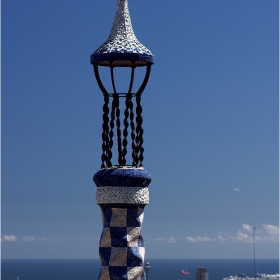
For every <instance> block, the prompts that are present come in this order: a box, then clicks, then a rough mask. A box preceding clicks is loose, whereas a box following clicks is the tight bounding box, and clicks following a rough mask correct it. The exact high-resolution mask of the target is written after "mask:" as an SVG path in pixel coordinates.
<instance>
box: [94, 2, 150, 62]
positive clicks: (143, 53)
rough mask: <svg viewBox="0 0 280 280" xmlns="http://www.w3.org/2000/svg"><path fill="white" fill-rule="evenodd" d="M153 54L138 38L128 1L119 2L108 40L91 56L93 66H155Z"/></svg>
mask: <svg viewBox="0 0 280 280" xmlns="http://www.w3.org/2000/svg"><path fill="white" fill-rule="evenodd" d="M153 62H154V56H153V54H152V53H151V52H150V51H149V50H148V49H147V48H146V47H145V46H144V45H142V44H141V43H140V42H139V41H138V40H137V38H136V36H135V34H134V32H133V28H132V24H131V20H130V15H129V10H128V0H117V10H116V14H115V19H114V23H113V27H112V29H111V32H110V35H109V37H108V39H107V40H106V41H105V42H104V43H103V44H102V45H101V46H100V47H99V48H98V49H97V50H96V51H95V52H94V53H93V54H92V55H91V56H90V63H91V64H98V65H104V66H109V65H113V66H131V65H138V66H141V65H146V64H148V63H150V64H153Z"/></svg>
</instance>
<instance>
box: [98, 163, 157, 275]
mask: <svg viewBox="0 0 280 280" xmlns="http://www.w3.org/2000/svg"><path fill="white" fill-rule="evenodd" d="M93 180H94V182H95V184H96V186H97V192H96V203H97V204H98V205H99V206H100V208H101V211H102V220H103V231H102V235H101V238H100V243H99V256H100V261H101V271H100V274H99V280H113V279H114V280H145V279H146V276H145V272H144V269H143V265H144V257H145V247H144V240H143V237H142V233H141V226H142V222H143V218H144V207H145V206H146V205H147V204H148V203H149V191H148V185H149V184H150V182H151V180H152V178H151V175H150V174H149V173H148V172H147V171H146V170H145V169H144V168H135V167H128V166H125V167H115V166H113V167H112V168H104V169H101V170H99V171H98V172H97V173H96V174H95V175H94V177H93Z"/></svg>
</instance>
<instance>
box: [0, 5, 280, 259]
mask: <svg viewBox="0 0 280 280" xmlns="http://www.w3.org/2000/svg"><path fill="white" fill-rule="evenodd" d="M115 8H116V1H112V0H103V1H89V0H83V1H72V0H59V1H55V0H48V1H35V0H25V1H20V0H13V1H8V0H3V1H2V49H1V51H2V192H1V193H2V208H1V211H2V228H1V241H2V242H1V247H2V258H98V242H99V238H100V235H101V231H102V223H101V211H100V209H99V207H98V206H97V205H96V204H95V191H96V187H95V185H94V183H93V181H92V176H93V175H94V174H95V173H96V172H97V171H98V170H99V168H100V164H101V161H100V156H101V144H102V141H101V126H102V105H103V98H102V93H101V92H100V90H99V88H98V86H97V83H96V81H95V78H94V74H93V70H92V66H91V65H90V63H89V56H90V54H91V53H92V52H93V51H94V50H95V49H96V48H97V47H98V46H99V45H100V44H102V43H103V42H104V41H105V40H106V39H107V36H108V35H109V32H110V28H111V26H112V23H113V18H114V14H115ZM129 9H130V15H131V20H132V25H133V28H134V32H135V34H136V36H137V38H138V39H139V41H140V42H141V43H142V44H144V45H145V46H146V47H148V48H149V49H150V50H151V51H152V52H153V54H154V55H155V64H154V65H153V67H152V73H151V77H150V80H149V83H148V86H147V88H146V90H145V91H144V93H143V97H142V105H143V109H144V111H143V117H144V123H143V127H144V131H145V132H144V148H145V153H144V157H145V159H144V167H145V168H146V169H147V170H148V171H149V172H150V173H151V175H152V177H153V181H152V183H151V184H150V186H149V190H150V204H149V205H148V206H147V207H146V208H145V219H144V223H143V228H142V230H143V236H144V239H145V244H146V259H147V258H252V257H253V245H252V227H261V228H259V229H257V230H256V256H257V257H258V258H277V257H278V255H279V242H278V240H279V214H278V213H279V207H278V203H279V190H278V170H279V169H278V146H279V145H278V143H279V142H278V140H279V139H278V105H279V103H278V92H279V83H278V80H279V67H278V63H279V51H278V49H279V39H278V31H279V29H278V28H279V21H278V17H279V7H278V1H276V0H270V1H260V0H247V1H244V0H235V1H224V0H211V1H206V0H202V1H193V0H187V1H167V0H163V1H148V0H142V1H129ZM119 79H120V81H119V84H120V85H122V84H123V83H124V82H125V79H124V78H123V77H122V76H120V77H119ZM231 188H239V189H240V191H239V192H234V191H232V190H231Z"/></svg>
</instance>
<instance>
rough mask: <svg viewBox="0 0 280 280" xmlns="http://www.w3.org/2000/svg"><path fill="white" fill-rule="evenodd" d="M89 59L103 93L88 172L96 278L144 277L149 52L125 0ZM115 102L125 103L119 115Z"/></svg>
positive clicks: (118, 106) (136, 279)
mask: <svg viewBox="0 0 280 280" xmlns="http://www.w3.org/2000/svg"><path fill="white" fill-rule="evenodd" d="M90 62H91V64H92V65H93V68H94V73H95V77H96V81H97V83H98V85H99V87H100V90H101V91H102V93H103V96H104V105H103V125H102V130H103V131H102V141H103V142H102V155H101V161H102V163H101V169H100V170H99V171H98V172H97V173H96V174H95V175H94V177H93V180H94V182H95V184H96V186H97V192H96V203H97V204H98V205H99V206H100V208H101V211H102V220H103V230H102V234H101V239H100V243H99V256H100V260H101V270H100V274H99V280H109V279H116V280H118V279H128V280H132V279H133V280H140V279H141V280H144V279H146V277H145V272H144V268H143V265H144V256H145V247H144V240H143V237H142V233H141V226H142V222H143V217H144V207H145V205H147V204H148V203H149V191H148V186H149V184H150V182H151V179H152V178H151V175H150V174H149V173H148V171H146V170H145V169H144V168H143V160H144V156H143V153H144V148H143V128H142V122H143V118H142V106H141V94H142V92H143V91H144V89H145V87H146V85H147V82H148V80H149V76H150V71H151V66H152V64H153V54H152V53H151V52H150V51H149V50H148V49H147V48H146V47H145V46H143V45H142V44H141V43H140V42H139V41H138V40H137V38H136V36H135V34H134V32H133V29H132V25H131V20H130V15H129V10H128V0H117V10H116V15H115V19H114V23H113V27H112V29H111V32H110V35H109V37H108V39H107V40H106V41H105V42H104V43H103V44H102V45H101V46H100V47H99V48H98V49H97V50H96V51H95V52H93V54H92V55H91V56H90ZM99 67H107V68H108V69H109V71H108V73H109V75H110V77H111V83H112V89H113V91H112V92H108V91H107V89H106V87H105V86H104V84H103V82H102V81H101V78H100V75H99ZM119 67H129V68H131V76H130V81H129V87H128V90H127V92H125V93H120V92H117V89H116V86H115V78H114V71H115V70H118V68H119ZM138 67H145V68H146V72H145V73H146V74H145V75H144V79H143V81H142V83H141V85H140V87H139V88H138V89H137V90H136V91H133V82H134V76H135V73H136V69H137V68H138ZM110 101H111V102H110ZM120 102H123V103H124V107H125V109H124V112H123V119H122V114H121V111H120ZM121 123H123V125H121ZM129 131H130V137H129ZM115 139H116V141H115ZM129 141H131V151H132V153H131V164H127V159H126V158H127V151H128V150H127V146H128V142H129ZM114 142H115V143H116V145H115V146H117V147H115V149H116V150H117V155H118V163H117V164H112V158H113V149H114V144H115V143H114Z"/></svg>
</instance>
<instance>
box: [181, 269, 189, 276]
mask: <svg viewBox="0 0 280 280" xmlns="http://www.w3.org/2000/svg"><path fill="white" fill-rule="evenodd" d="M181 274H184V275H188V274H190V272H189V270H188V269H182V270H181Z"/></svg>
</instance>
